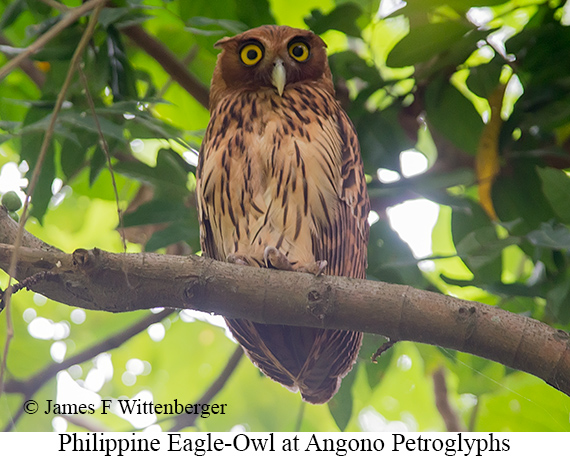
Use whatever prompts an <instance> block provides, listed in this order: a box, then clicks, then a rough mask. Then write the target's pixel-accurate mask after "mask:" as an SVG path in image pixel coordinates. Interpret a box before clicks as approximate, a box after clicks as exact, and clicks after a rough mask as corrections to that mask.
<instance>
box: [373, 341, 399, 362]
mask: <svg viewBox="0 0 570 457" xmlns="http://www.w3.org/2000/svg"><path fill="white" fill-rule="evenodd" d="M396 343H397V341H386V342H385V343H384V344H383V345H382V346H380V347H379V348H378V349H376V352H375V353H374V354H372V363H378V357H380V356H381V355H382V354H384V353H385V352H386V351H387V350H388V349H390V348H391V347H392V346H394V344H396Z"/></svg>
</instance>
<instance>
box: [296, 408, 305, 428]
mask: <svg viewBox="0 0 570 457" xmlns="http://www.w3.org/2000/svg"><path fill="white" fill-rule="evenodd" d="M305 405H306V403H305V402H304V401H302V402H301V406H300V407H299V412H298V413H297V423H296V424H295V433H298V432H300V431H301V425H303V417H304V416H305Z"/></svg>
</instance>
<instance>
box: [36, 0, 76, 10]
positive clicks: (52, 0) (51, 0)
mask: <svg viewBox="0 0 570 457" xmlns="http://www.w3.org/2000/svg"><path fill="white" fill-rule="evenodd" d="M40 1H41V2H42V3H45V4H46V5H48V6H51V7H52V8H53V9H56V10H59V11H69V7H68V6H66V5H64V4H63V3H59V2H58V1H56V0H40Z"/></svg>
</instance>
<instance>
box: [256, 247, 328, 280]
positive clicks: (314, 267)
mask: <svg viewBox="0 0 570 457" xmlns="http://www.w3.org/2000/svg"><path fill="white" fill-rule="evenodd" d="M263 258H264V259H265V266H267V268H275V269H277V270H287V271H292V270H295V271H299V272H301V273H310V274H313V275H315V276H320V275H321V274H322V273H323V271H324V270H325V268H326V267H327V261H326V260H317V261H315V262H311V263H308V264H307V265H295V266H293V264H292V263H291V262H290V261H289V259H288V258H287V256H286V255H285V254H283V253H282V252H281V251H279V250H278V249H277V248H274V247H273V246H267V247H266V248H265V252H264V253H263Z"/></svg>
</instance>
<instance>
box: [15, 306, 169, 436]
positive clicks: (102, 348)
mask: <svg viewBox="0 0 570 457" xmlns="http://www.w3.org/2000/svg"><path fill="white" fill-rule="evenodd" d="M174 312H175V311H173V310H164V311H161V312H160V313H157V314H152V315H150V316H147V317H145V318H143V319H141V320H140V321H139V322H137V323H135V324H133V325H131V326H130V327H129V328H127V329H125V330H122V331H120V332H118V333H116V334H114V335H112V336H110V337H108V338H106V339H105V340H103V341H101V342H99V343H97V344H96V345H94V346H92V347H90V348H88V349H86V350H84V351H82V352H80V353H79V354H76V355H74V356H73V357H70V358H69V359H66V360H64V361H63V362H61V363H52V364H50V365H48V366H47V367H46V368H44V369H43V370H42V371H40V372H39V373H37V374H35V375H34V376H32V377H31V378H29V379H27V380H25V381H19V380H11V381H8V382H7V383H6V386H5V388H6V393H16V392H18V393H23V394H24V397H25V398H24V402H25V401H26V400H29V399H30V398H32V396H33V395H34V394H35V393H36V392H37V391H38V390H39V389H41V388H42V386H43V385H44V384H45V383H46V382H48V381H49V380H50V379H51V378H53V377H54V376H55V375H56V374H57V373H59V372H60V371H62V370H67V369H68V368H69V367H71V366H73V365H79V364H80V363H83V362H86V361H87V360H90V359H92V358H93V357H95V356H97V355H99V354H101V353H102V352H107V351H110V350H112V349H115V348H118V347H119V346H121V345H122V344H123V343H124V342H126V341H128V340H129V339H131V338H132V337H134V336H135V335H137V334H139V333H140V332H143V331H145V330H146V329H147V328H148V327H149V326H150V325H152V324H154V323H156V322H160V321H161V320H163V319H164V318H166V317H168V316H169V315H171V314H172V313H174ZM22 404H23V403H22ZM22 413H23V408H20V409H19V410H18V412H17V413H16V415H15V416H14V418H13V419H12V421H11V422H10V423H9V424H8V425H7V426H6V429H5V430H4V431H10V430H11V429H12V427H13V426H14V424H15V423H16V422H17V421H18V419H19V418H20V416H21V415H22Z"/></svg>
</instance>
